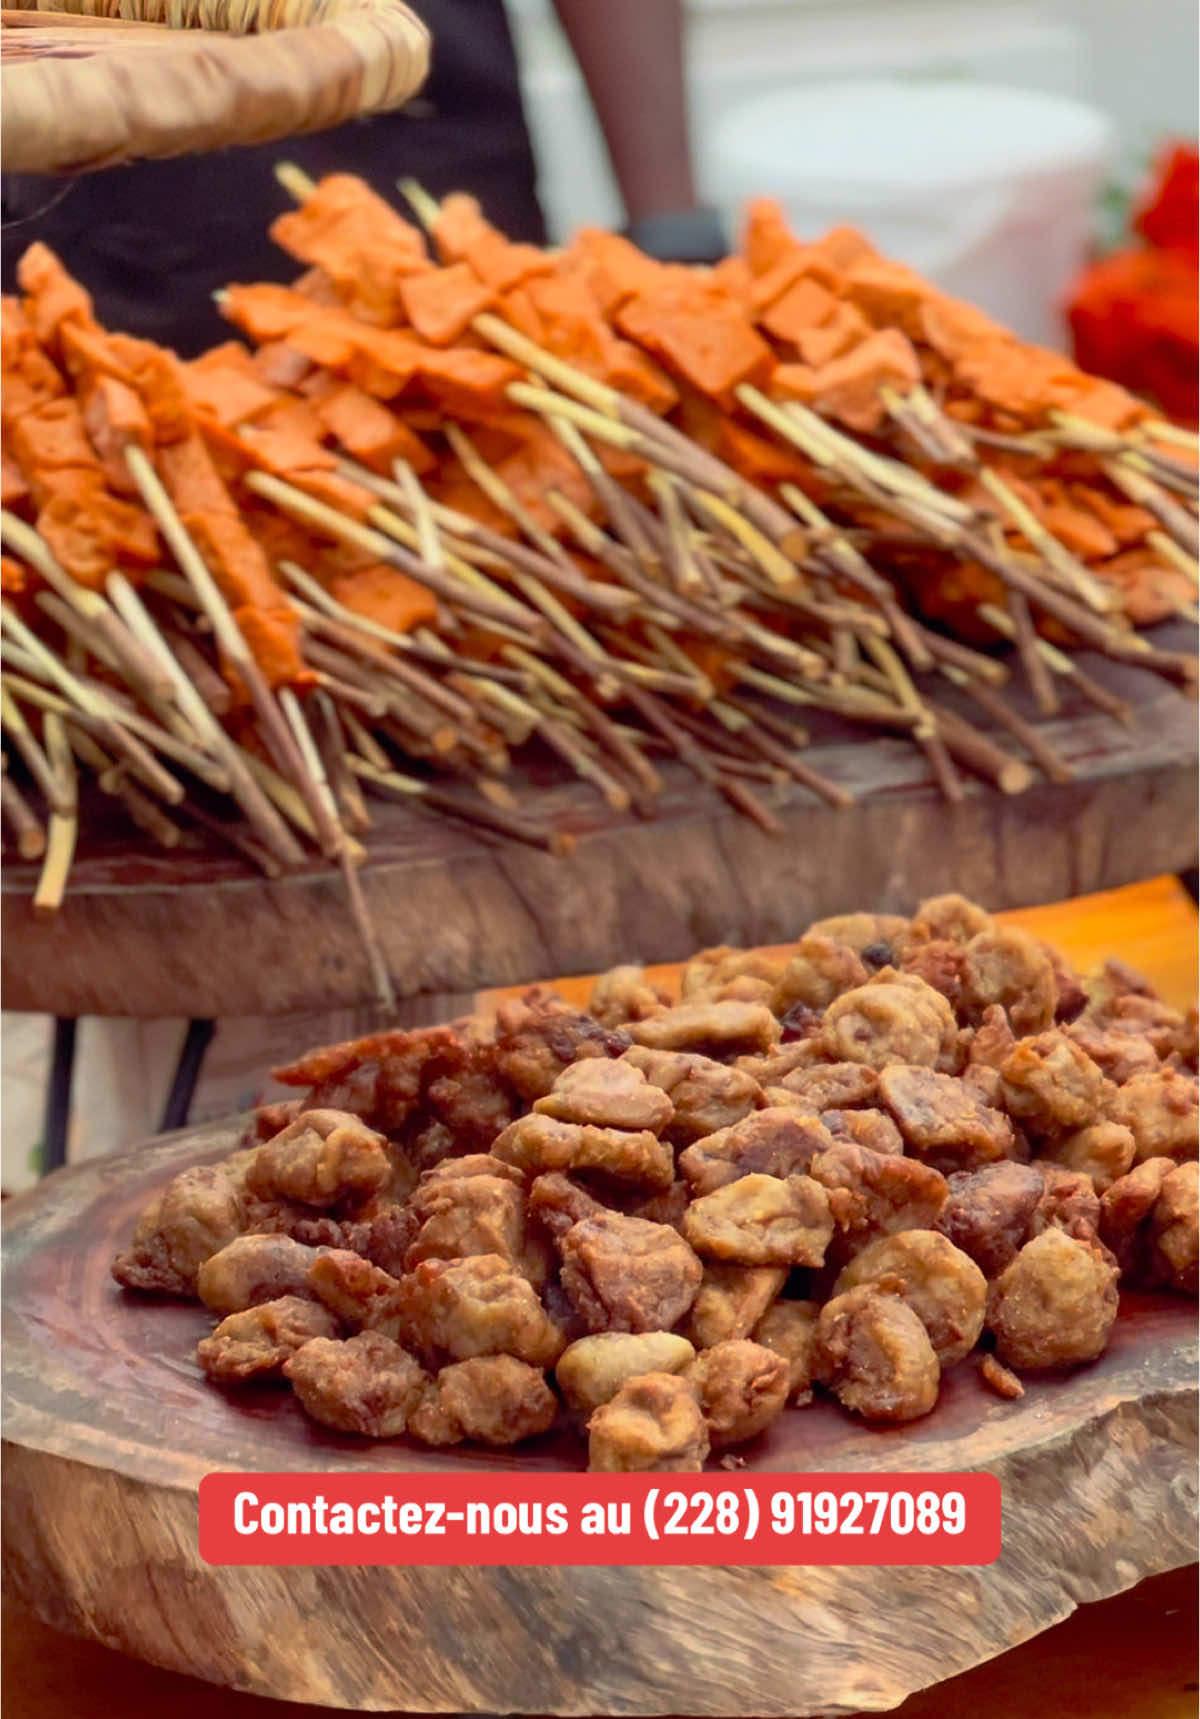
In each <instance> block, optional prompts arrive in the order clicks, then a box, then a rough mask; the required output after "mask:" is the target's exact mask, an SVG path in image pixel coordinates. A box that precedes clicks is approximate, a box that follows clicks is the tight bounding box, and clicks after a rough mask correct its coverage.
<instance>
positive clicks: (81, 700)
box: [0, 603, 184, 806]
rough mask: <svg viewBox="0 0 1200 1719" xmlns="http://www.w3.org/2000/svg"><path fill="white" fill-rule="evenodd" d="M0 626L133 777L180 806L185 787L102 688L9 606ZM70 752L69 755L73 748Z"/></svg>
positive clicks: (1, 612) (2, 613) (1, 611)
mask: <svg viewBox="0 0 1200 1719" xmlns="http://www.w3.org/2000/svg"><path fill="white" fill-rule="evenodd" d="M0 625H3V628H4V630H5V631H6V632H8V633H10V634H11V635H12V636H13V637H14V638H15V639H17V641H18V642H19V644H20V645H21V647H22V649H23V650H24V651H25V652H26V653H27V654H28V655H29V656H30V657H32V658H33V660H34V661H35V662H36V663H37V664H38V665H39V666H40V667H41V668H42V669H43V670H44V671H45V672H46V674H47V675H48V676H49V677H50V679H51V680H52V682H53V684H54V685H55V686H57V687H58V689H59V691H60V692H61V693H62V695H63V697H64V698H66V699H67V701H68V702H69V703H70V704H72V705H75V706H76V707H77V708H78V709H79V710H81V711H82V712H83V713H84V715H85V716H90V717H92V718H93V719H94V721H95V722H96V723H97V724H98V725H99V728H98V732H99V733H100V734H101V736H102V737H103V739H105V740H106V741H107V743H108V744H109V745H110V746H111V747H112V748H113V749H114V751H117V752H119V753H120V755H121V757H122V758H124V759H125V760H126V762H127V763H128V764H129V767H130V769H131V770H132V771H133V772H134V774H135V775H136V776H138V777H139V778H140V779H141V780H142V781H143V782H144V783H145V784H146V786H147V787H148V788H150V789H152V790H153V792H154V793H155V794H157V795H158V797H159V798H160V799H162V800H166V802H167V803H168V805H173V806H177V805H178V804H179V802H180V801H181V800H182V799H183V797H184V788H183V784H182V783H181V782H179V781H177V779H176V778H175V777H174V776H172V775H171V773H170V771H168V770H164V769H163V767H162V765H161V764H160V763H159V762H158V760H157V759H156V758H154V757H153V756H152V755H151V754H150V753H149V752H148V751H147V750H146V748H145V747H144V746H143V745H142V743H141V741H140V740H136V739H135V738H134V737H133V735H132V734H131V733H130V732H129V730H128V728H126V727H123V726H122V724H121V721H120V716H119V713H118V712H117V710H116V708H115V706H114V705H113V704H112V702H111V701H110V699H109V698H108V696H107V695H106V694H105V693H104V692H103V691H102V690H101V689H100V687H99V686H97V685H96V683H95V682H94V681H84V680H83V679H81V678H80V677H79V676H77V675H74V674H72V673H71V671H70V670H69V669H68V668H67V667H66V666H65V665H64V664H63V663H62V662H60V661H59V659H58V658H57V657H56V656H55V655H54V653H53V651H51V650H49V649H47V647H46V646H45V645H44V644H43V643H42V641H41V640H40V639H39V638H38V637H37V635H36V634H35V633H33V632H31V631H30V629H29V628H28V627H27V626H26V625H25V623H24V621H22V619H21V617H20V616H19V615H18V614H17V612H16V610H15V609H13V608H12V607H11V606H10V605H9V604H7V603H5V604H4V606H3V608H2V609H0ZM67 752H68V754H70V747H68V748H67ZM73 770H74V761H73V759H72V771H73Z"/></svg>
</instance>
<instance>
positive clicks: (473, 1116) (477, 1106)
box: [418, 1040, 517, 1167]
mask: <svg viewBox="0 0 1200 1719" xmlns="http://www.w3.org/2000/svg"><path fill="white" fill-rule="evenodd" d="M420 1114H421V1115H422V1116H424V1117H425V1118H426V1120H427V1126H436V1125H437V1124H439V1123H440V1124H441V1126H442V1128H443V1129H445V1130H447V1131H448V1132H449V1135H450V1137H451V1145H450V1149H449V1156H450V1157H452V1158H453V1157H458V1156H460V1155H466V1154H468V1153H469V1154H472V1155H474V1154H478V1153H484V1152H486V1151H487V1150H488V1148H489V1147H490V1146H491V1143H492V1141H493V1140H494V1139H495V1138H496V1136H497V1134H499V1132H500V1130H501V1129H502V1128H506V1127H507V1126H508V1124H509V1123H510V1122H511V1121H512V1119H513V1117H514V1116H515V1115H516V1114H517V1105H516V1103H515V1102H514V1100H513V1096H512V1094H511V1092H510V1091H509V1090H508V1088H507V1086H506V1085H505V1083H504V1081H503V1080H502V1079H501V1077H500V1074H499V1072H498V1054H497V1050H496V1047H495V1046H494V1045H491V1044H476V1043H470V1042H465V1041H463V1042H460V1041H459V1040H451V1041H450V1042H448V1043H445V1044H439V1045H437V1046H436V1047H435V1049H434V1050H433V1052H432V1053H431V1055H430V1057H429V1060H428V1062H427V1063H426V1065H425V1070H424V1075H423V1078H422V1084H421V1108H420ZM422 1144H423V1149H422V1150H421V1151H420V1152H419V1153H418V1158H419V1160H420V1161H421V1162H422V1165H423V1167H424V1166H427V1165H428V1164H429V1163H430V1162H431V1161H432V1160H433V1157H434V1151H433V1150H431V1143H430V1140H429V1139H428V1138H426V1140H425V1141H424V1142H423V1143H422ZM437 1156H438V1157H441V1156H442V1154H441V1152H438V1153H437Z"/></svg>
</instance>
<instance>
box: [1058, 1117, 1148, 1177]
mask: <svg viewBox="0 0 1200 1719" xmlns="http://www.w3.org/2000/svg"><path fill="white" fill-rule="evenodd" d="M1134 1150H1135V1147H1134V1139H1133V1130H1132V1129H1131V1128H1126V1127H1125V1126H1124V1124H1123V1123H1120V1122H1092V1123H1089V1125H1088V1126H1087V1127H1086V1128H1077V1129H1076V1131H1075V1133H1074V1134H1068V1135H1066V1136H1065V1137H1064V1138H1063V1139H1062V1140H1056V1141H1053V1142H1052V1143H1051V1144H1050V1145H1049V1146H1047V1147H1046V1149H1045V1153H1044V1155H1043V1162H1046V1161H1049V1162H1051V1163H1054V1164H1058V1165H1060V1166H1061V1167H1062V1168H1063V1169H1065V1170H1074V1171H1076V1172H1077V1173H1078V1174H1079V1175H1082V1176H1087V1177H1088V1178H1089V1179H1090V1181H1091V1184H1092V1186H1093V1187H1094V1188H1095V1190H1096V1192H1097V1193H1098V1194H1102V1193H1104V1191H1105V1189H1106V1188H1111V1187H1112V1185H1113V1183H1114V1182H1115V1181H1117V1180H1119V1178H1120V1177H1122V1176H1124V1175H1127V1174H1128V1172H1129V1171H1130V1170H1131V1169H1132V1167H1133V1158H1134Z"/></svg>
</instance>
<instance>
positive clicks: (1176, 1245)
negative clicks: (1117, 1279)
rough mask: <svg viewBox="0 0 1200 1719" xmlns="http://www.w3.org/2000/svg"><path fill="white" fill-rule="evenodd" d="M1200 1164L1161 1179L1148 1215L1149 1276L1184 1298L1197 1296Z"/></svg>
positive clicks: (1181, 1166)
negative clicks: (1152, 1208) (1185, 1296)
mask: <svg viewBox="0 0 1200 1719" xmlns="http://www.w3.org/2000/svg"><path fill="white" fill-rule="evenodd" d="M1198 1183H1200V1165H1197V1163H1196V1160H1195V1159H1192V1160H1191V1161H1190V1162H1189V1163H1187V1164H1179V1165H1177V1166H1176V1168H1175V1169H1174V1170H1172V1171H1171V1172H1170V1174H1169V1175H1168V1176H1166V1177H1165V1178H1164V1180H1163V1185H1162V1187H1161V1188H1160V1189H1159V1194H1158V1198H1157V1200H1155V1202H1154V1210H1153V1211H1152V1212H1151V1214H1150V1227H1149V1236H1148V1240H1149V1244H1150V1276H1151V1278H1152V1280H1153V1281H1154V1282H1155V1283H1166V1284H1169V1285H1170V1286H1171V1288H1172V1289H1180V1290H1182V1291H1183V1292H1184V1294H1185V1295H1195V1294H1196V1293H1197V1233H1196V1226H1197V1187H1198Z"/></svg>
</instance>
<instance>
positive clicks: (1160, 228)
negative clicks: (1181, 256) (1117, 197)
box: [1133, 143, 1200, 258]
mask: <svg viewBox="0 0 1200 1719" xmlns="http://www.w3.org/2000/svg"><path fill="white" fill-rule="evenodd" d="M1133 227H1134V231H1135V232H1137V233H1140V234H1141V235H1142V237H1143V238H1144V239H1145V240H1147V242H1148V243H1149V244H1151V245H1153V246H1154V247H1155V249H1156V250H1160V251H1183V252H1185V253H1186V254H1187V255H1188V256H1191V257H1193V258H1194V257H1195V256H1196V253H1197V248H1198V236H1200V152H1198V151H1197V149H1196V146H1195V145H1194V144H1189V143H1175V144H1168V145H1167V147H1166V148H1165V149H1164V150H1163V151H1162V153H1161V154H1160V155H1159V158H1158V161H1157V162H1156V164H1155V170H1154V178H1153V180H1152V181H1151V183H1150V186H1149V188H1148V190H1147V192H1146V194H1145V196H1144V197H1143V199H1142V202H1141V203H1140V205H1139V206H1138V208H1137V210H1136V211H1135V213H1134V217H1133Z"/></svg>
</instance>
